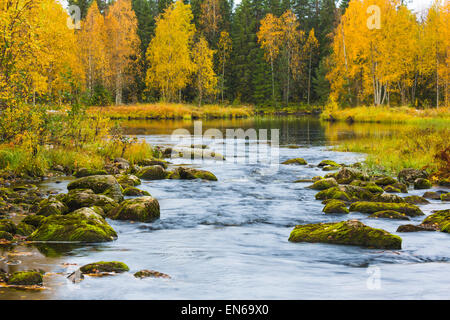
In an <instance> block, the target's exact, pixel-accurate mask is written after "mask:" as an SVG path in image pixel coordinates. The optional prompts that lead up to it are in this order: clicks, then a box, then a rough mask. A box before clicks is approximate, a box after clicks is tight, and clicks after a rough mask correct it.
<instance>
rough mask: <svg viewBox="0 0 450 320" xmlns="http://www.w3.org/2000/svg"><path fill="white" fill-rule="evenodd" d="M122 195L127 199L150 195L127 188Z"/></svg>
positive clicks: (136, 189) (139, 190) (133, 188)
mask: <svg viewBox="0 0 450 320" xmlns="http://www.w3.org/2000/svg"><path fill="white" fill-rule="evenodd" d="M123 195H124V196H128V197H139V196H150V193H148V192H147V191H144V190H141V189H138V188H135V187H128V188H126V189H125V190H123Z"/></svg>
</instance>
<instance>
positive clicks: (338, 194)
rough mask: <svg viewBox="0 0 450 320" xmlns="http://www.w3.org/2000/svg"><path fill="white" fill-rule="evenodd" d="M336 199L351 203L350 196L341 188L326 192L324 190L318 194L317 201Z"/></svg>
mask: <svg viewBox="0 0 450 320" xmlns="http://www.w3.org/2000/svg"><path fill="white" fill-rule="evenodd" d="M328 199H336V200H343V201H350V196H349V195H348V194H347V193H345V191H342V190H341V189H340V188H339V187H333V188H329V189H326V190H322V191H320V192H319V193H317V194H316V200H328Z"/></svg>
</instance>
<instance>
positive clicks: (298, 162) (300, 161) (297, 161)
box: [281, 158, 308, 166]
mask: <svg viewBox="0 0 450 320" xmlns="http://www.w3.org/2000/svg"><path fill="white" fill-rule="evenodd" d="M281 164H296V165H302V166H304V165H307V164H308V162H306V160H305V159H303V158H295V159H290V160H286V161H284V162H282V163H281Z"/></svg>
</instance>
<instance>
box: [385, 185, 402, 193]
mask: <svg viewBox="0 0 450 320" xmlns="http://www.w3.org/2000/svg"><path fill="white" fill-rule="evenodd" d="M383 190H384V191H385V192H388V193H400V192H401V190H400V189H397V188H395V187H394V186H392V185H388V186H385V187H384V188H383Z"/></svg>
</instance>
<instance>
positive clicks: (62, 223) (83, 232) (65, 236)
mask: <svg viewBox="0 0 450 320" xmlns="http://www.w3.org/2000/svg"><path fill="white" fill-rule="evenodd" d="M116 238H117V233H116V232H115V231H114V229H113V228H111V226H110V225H109V224H108V223H107V222H106V221H105V219H103V218H102V217H101V216H100V215H99V214H97V213H96V212H95V211H94V210H93V209H91V208H82V209H78V210H76V211H75V212H73V213H69V214H67V215H65V216H59V215H53V216H49V217H47V218H45V219H44V220H43V221H42V224H41V225H40V226H39V228H38V229H37V230H36V231H34V232H33V233H32V234H31V236H30V240H32V241H79V242H106V241H113V240H114V239H116Z"/></svg>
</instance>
